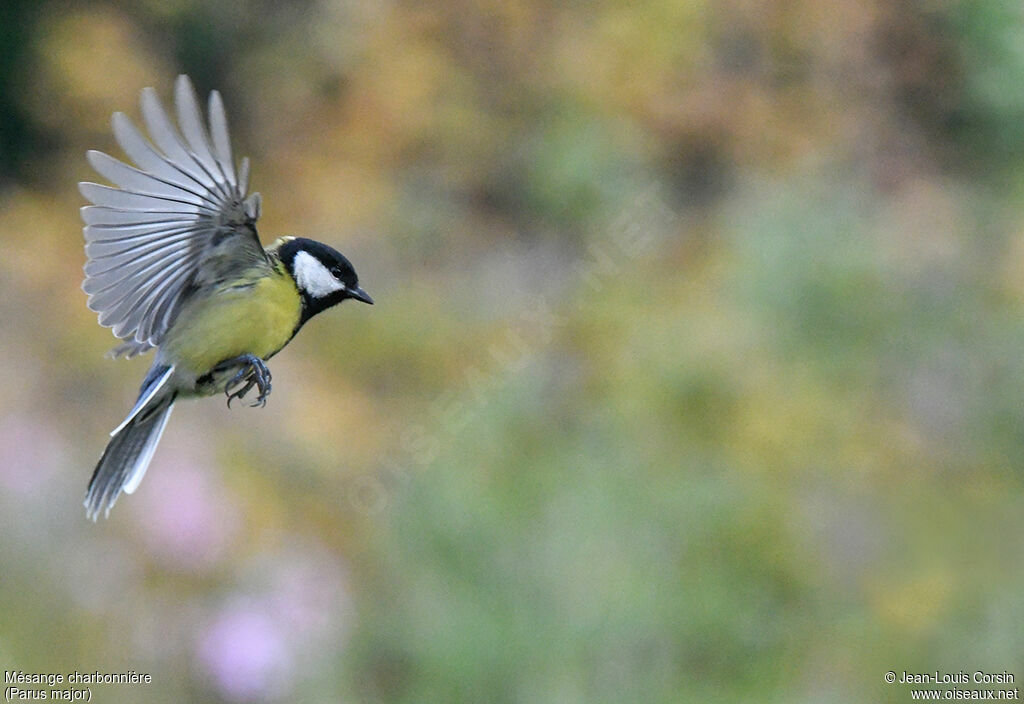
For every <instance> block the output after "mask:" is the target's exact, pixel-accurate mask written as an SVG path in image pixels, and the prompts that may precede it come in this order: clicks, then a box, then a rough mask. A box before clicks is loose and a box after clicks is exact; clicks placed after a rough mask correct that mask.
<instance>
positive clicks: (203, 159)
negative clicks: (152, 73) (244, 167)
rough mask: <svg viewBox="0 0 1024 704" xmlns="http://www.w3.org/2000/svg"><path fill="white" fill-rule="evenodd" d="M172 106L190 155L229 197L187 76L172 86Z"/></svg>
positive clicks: (227, 185)
mask: <svg viewBox="0 0 1024 704" xmlns="http://www.w3.org/2000/svg"><path fill="white" fill-rule="evenodd" d="M174 105H175V107H176V108H177V111H178V124H179V125H181V131H182V134H184V136H185V139H186V141H187V142H188V146H189V147H191V149H192V155H193V156H194V157H195V158H196V161H198V162H199V165H200V166H202V167H203V168H204V169H205V170H206V171H207V173H208V174H209V175H210V177H211V178H212V179H213V182H214V183H215V184H216V185H217V187H218V188H219V189H220V190H221V192H222V193H223V194H224V195H225V196H230V195H231V188H230V186H229V181H228V177H227V174H225V173H224V172H223V169H222V168H221V166H220V162H218V161H217V158H216V157H215V156H214V155H213V150H212V148H211V147H210V138H209V137H208V136H207V134H206V128H205V127H204V126H203V114H202V111H200V109H199V100H198V98H197V97H196V90H195V88H193V87H192V81H190V80H189V79H188V76H185V75H180V76H178V80H177V81H176V82H175V84H174ZM218 177H219V178H218Z"/></svg>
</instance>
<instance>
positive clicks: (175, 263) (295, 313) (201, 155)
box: [79, 76, 373, 520]
mask: <svg viewBox="0 0 1024 704" xmlns="http://www.w3.org/2000/svg"><path fill="white" fill-rule="evenodd" d="M174 102H175V107H176V111H177V117H178V125H179V126H180V133H179V130H178V128H176V127H175V125H174V123H173V122H172V120H171V119H170V118H169V117H168V115H167V113H166V112H165V111H164V109H163V106H162V105H161V103H160V99H159V98H158V97H157V94H156V91H154V90H153V89H152V88H146V89H144V90H143V91H142V100H141V105H142V116H143V118H144V120H145V123H146V127H147V129H148V132H149V137H150V140H151V141H149V140H147V139H146V138H145V137H144V136H143V135H142V134H141V133H140V132H139V130H138V129H136V127H135V125H134V124H133V123H132V122H131V120H129V118H128V117H126V116H125V115H124V114H123V113H120V112H117V113H114V117H113V130H114V136H115V138H116V139H117V142H118V143H119V144H120V145H121V148H122V149H123V150H124V152H125V154H127V155H128V157H129V158H130V159H131V160H132V161H133V162H134V163H135V164H136V166H130V165H128V164H126V163H124V162H122V161H119V160H117V159H114V158H113V157H110V156H108V155H107V154H104V153H102V152H98V151H89V152H88V153H87V157H88V160H89V163H90V164H91V165H92V167H93V168H94V169H95V170H96V171H97V172H98V173H99V174H100V175H101V176H103V177H104V178H106V179H108V180H109V181H111V182H112V183H114V184H116V187H111V186H102V185H99V184H95V183H87V182H84V183H81V184H79V188H80V190H81V192H82V195H84V196H85V197H86V198H87V199H88V200H89V201H90V202H92V203H93V205H90V206H85V207H84V208H82V220H83V221H84V222H85V227H84V233H85V252H86V257H87V263H86V265H85V282H84V283H83V285H82V288H83V289H84V290H85V292H86V293H87V294H88V295H89V308H90V309H92V310H93V311H95V312H97V313H98V314H99V322H100V325H103V326H105V327H110V328H113V333H114V335H115V336H116V337H118V338H120V339H122V340H124V342H123V344H121V345H119V346H117V347H115V348H114V349H113V350H111V355H112V356H114V357H118V356H127V357H131V356H133V355H136V354H139V353H142V352H146V351H148V350H151V349H156V356H155V359H154V361H153V366H152V367H150V369H149V372H148V373H147V374H146V377H145V379H144V381H143V382H142V388H141V390H140V392H139V397H138V400H137V401H136V402H135V406H134V407H133V408H132V410H131V411H130V412H129V413H128V416H127V417H126V418H125V419H124V420H123V421H122V422H121V424H120V425H118V426H117V427H116V428H115V429H114V430H113V432H111V434H110V435H111V439H110V442H109V443H108V444H107V448H106V450H104V451H103V455H102V456H101V457H100V459H99V462H98V463H97V464H96V469H95V471H94V472H93V474H92V479H91V480H90V482H89V488H88V491H87V493H86V496H85V502H84V503H85V508H86V515H87V516H88V517H89V518H91V519H93V520H96V518H97V517H98V516H99V514H100V512H101V511H102V512H104V515H109V513H110V509H111V507H112V506H113V505H114V503H115V502H116V501H117V498H118V496H119V495H120V494H121V492H122V491H124V492H126V493H129V494H130V493H132V492H133V491H135V489H136V487H138V485H139V482H140V481H141V480H142V477H143V475H144V474H145V473H146V468H147V467H148V466H149V462H150V460H151V459H152V458H153V452H154V450H155V449H156V445H157V442H158V441H159V440H160V435H161V434H162V433H163V430H164V427H165V426H166V425H167V419H168V418H169V417H170V415H171V409H172V408H173V407H174V402H175V401H176V400H178V399H181V398H189V397H198V396H210V395H213V394H217V393H224V394H226V395H227V398H228V405H229V406H230V404H231V401H232V399H241V398H243V397H244V396H245V395H246V394H247V393H248V392H249V391H250V390H252V388H253V387H254V386H255V387H256V390H257V395H256V397H255V402H254V403H253V404H252V405H261V406H262V405H265V404H266V401H267V396H268V395H269V394H270V370H269V369H268V368H267V365H266V360H268V359H270V358H271V357H273V356H274V355H275V354H276V353H277V352H279V351H280V350H281V348H282V347H284V346H285V345H286V344H288V342H289V341H290V340H291V339H292V337H294V336H295V333H296V332H298V330H299V328H301V327H302V326H303V324H305V323H306V321H308V320H309V319H310V318H312V317H313V316H314V315H316V314H317V313H319V312H321V311H323V310H326V309H327V308H330V307H331V306H334V305H336V304H338V303H340V302H341V301H343V300H346V299H349V298H351V299H354V300H357V301H362V302H363V303H373V299H371V298H370V296H369V295H368V294H367V293H366V291H364V290H363V289H362V288H360V287H359V280H358V278H357V276H356V272H355V269H353V268H352V264H351V263H350V262H349V260H348V259H346V258H345V257H344V256H342V255H341V254H340V253H339V252H337V251H335V250H334V249H332V248H331V247H329V246H327V245H325V244H322V243H320V242H315V241H313V240H309V239H305V238H301V237H282V238H280V239H278V240H277V241H276V242H274V243H273V244H272V245H270V246H269V247H266V248H264V247H263V246H262V245H261V244H260V240H259V236H258V235H257V234H256V220H257V219H258V218H259V216H260V195H259V194H258V193H253V194H252V195H248V196H247V195H246V193H247V191H248V181H249V161H248V159H242V161H241V163H240V164H239V165H238V168H237V170H236V165H235V163H234V160H233V157H232V155H231V144H230V142H229V139H228V127H227V118H226V116H225V113H224V104H223V101H222V100H221V97H220V94H219V93H217V91H213V92H212V93H210V100H209V132H207V126H206V120H204V118H203V115H202V113H201V111H200V108H199V103H198V101H197V99H196V93H195V90H194V89H193V87H192V83H191V82H190V81H189V79H188V77H187V76H178V80H177V83H176V84H175V100H174ZM136 167H137V168H136Z"/></svg>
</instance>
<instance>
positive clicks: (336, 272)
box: [331, 266, 341, 279]
mask: <svg viewBox="0 0 1024 704" xmlns="http://www.w3.org/2000/svg"><path fill="white" fill-rule="evenodd" d="M331 276H333V277H334V278H336V279H340V278H341V269H339V268H338V267H336V266H335V267H331Z"/></svg>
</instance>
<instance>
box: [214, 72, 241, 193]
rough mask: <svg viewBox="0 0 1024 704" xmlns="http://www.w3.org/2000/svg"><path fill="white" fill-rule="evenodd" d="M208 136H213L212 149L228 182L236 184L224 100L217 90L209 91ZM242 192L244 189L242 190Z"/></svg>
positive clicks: (236, 179)
mask: <svg viewBox="0 0 1024 704" xmlns="http://www.w3.org/2000/svg"><path fill="white" fill-rule="evenodd" d="M209 113H210V136H211V137H212V138H213V150H214V153H215V154H216V156H217V161H218V162H219V163H220V166H221V170H222V171H223V172H224V175H225V176H226V177H227V179H228V183H232V184H235V185H236V186H237V184H238V177H237V176H236V174H235V159H234V156H232V154H231V138H230V136H229V134H228V118H227V114H226V113H225V112H224V100H223V99H222V98H221V97H220V93H219V92H217V91H211V92H210V104H209ZM243 193H244V191H243Z"/></svg>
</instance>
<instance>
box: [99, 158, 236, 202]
mask: <svg viewBox="0 0 1024 704" xmlns="http://www.w3.org/2000/svg"><path fill="white" fill-rule="evenodd" d="M85 156H86V159H87V160H88V161H89V164H90V165H91V166H92V168H94V169H96V172H97V173H98V174H99V175H101V176H102V177H103V178H105V179H107V180H108V181H110V182H112V183H115V184H117V185H118V186H120V187H121V188H123V189H125V190H129V191H136V192H138V193H151V194H153V195H159V196H165V197H170V198H176V199H180V200H185V201H186V202H189V203H192V204H193V205H204V204H205V205H209V206H216V205H217V203H216V202H215V201H213V200H211V199H210V198H209V197H206V196H204V195H203V194H202V193H197V192H196V191H195V189H190V188H186V187H184V186H181V185H178V184H175V183H171V182H170V181H167V180H165V179H162V178H159V177H157V176H154V175H153V174H148V173H146V172H145V171H140V170H139V169H137V168H135V167H134V166H129V165H128V164H126V163H124V162H123V161H120V160H119V159H115V158H114V157H112V156H110V155H109V154H104V153H103V152H100V151H96V150H95V149H90V150H89V151H87V152H86V153H85Z"/></svg>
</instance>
